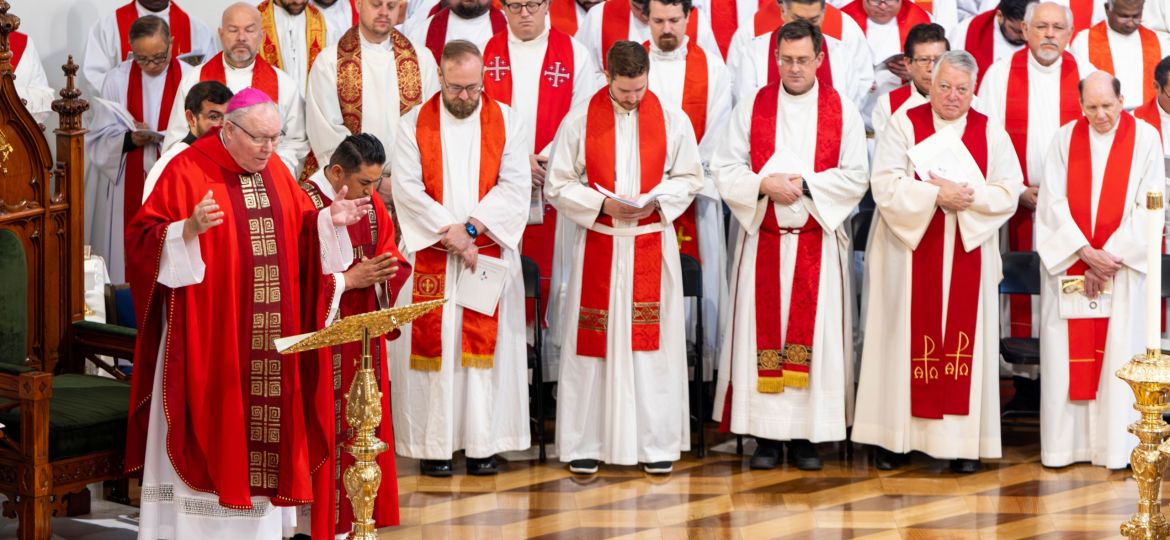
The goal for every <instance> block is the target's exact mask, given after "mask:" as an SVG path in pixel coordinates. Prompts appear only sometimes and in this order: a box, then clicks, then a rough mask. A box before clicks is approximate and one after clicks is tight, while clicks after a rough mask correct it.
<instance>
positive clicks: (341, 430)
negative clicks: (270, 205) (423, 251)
mask: <svg viewBox="0 0 1170 540" xmlns="http://www.w3.org/2000/svg"><path fill="white" fill-rule="evenodd" d="M301 189H303V190H305V193H307V194H308V195H309V199H311V200H312V201H313V205H314V206H316V207H317V208H318V209H321V208H325V207H327V206H329V205H330V204H333V200H332V199H330V198H329V197H328V196H326V195H325V194H324V193H323V192H322V191H321V188H320V186H318V185H317V184H316V183H315V182H314V181H312V180H309V181H306V182H302V183H301ZM370 203H371V204H372V205H373V210H371V211H370V212H369V213H368V214H367V215H366V217H364V218H362V220H361V221H358V222H357V223H354V224H353V225H350V226H349V228H348V230H349V240H350V242H352V243H353V260H354V264H355V265H356V264H357V263H358V261H361V260H362V258H363V257H365V258H371V259H372V258H374V257H376V256H378V255H382V254H385V253H389V254H391V255H392V256H394V258H395V259H398V264H399V269H398V273H397V274H395V275H394V277H393V278H392V279H391V280H390V281H388V282H386V283H382V284H381V285H380V286H381V288H382V290H383V291H385V293H384V294H385V295H386V296H385V300H386V303H385V304H382V303H380V302H379V300H378V293H377V291H375V289H374V287H368V288H365V289H357V290H348V291H345V292H344V293H342V295H341V309H340V314H339V317H349V316H350V315H360V314H362V313H370V312H372V311H377V310H379V309H382V308H383V307H384V306H385V307H389V306H392V305H394V299H395V298H397V297H398V293H399V291H400V290H401V289H402V285H403V284H404V283H405V282H406V278H407V277H409V276H410V263H408V262H406V259H405V258H404V257H403V256H402V254H401V253H399V252H398V248H397V247H396V246H395V245H394V222H393V220H391V219H390V214H389V213H387V212H386V207H385V206H384V205H383V204H382V199H381V198H380V197H372V198H371V199H370ZM323 301H324V302H328V301H329V299H323ZM398 333H399V332H398V330H395V331H394V332H393V333H392V334H391V335H389V336H386V337H378V338H377V339H374V340H373V341H371V342H370V352H371V354H372V355H373V357H374V358H376V359H381V358H385V357H386V349H385V342H386V339H387V338H389V339H394V338H397V337H398ZM361 354H362V346H361V344H360V343H349V344H346V345H343V346H341V347H334V348H333V350H332V351H330V354H329V356H330V358H331V359H332V361H333V362H332V364H331V367H332V370H333V384H332V389H333V411H334V415H335V416H336V423H335V425H336V426H337V427H336V431H335V433H334V434H333V438H332V445H331V446H330V447H331V448H332V449H333V453H332V454H331V456H330V461H329V462H328V463H326V465H325V466H324V467H321V469H319V470H318V471H317V473H316V474H315V475H314V476H313V494H314V497H313V499H314V501H317V504H314V505H313V519H312V523H313V536H314V537H317V538H332V537H333V534H334V533H336V534H345V533H347V532H349V529H350V526H351V524H352V522H353V507H352V506H351V505H350V502H349V498H348V497H346V496H345V487H344V485H343V484H342V476H341V473H342V472H343V471H345V470H346V469H347V468H348V467H349V466H350V465H351V464H352V463H353V457H352V456H350V455H349V453H347V452H345V451H344V450H343V449H342V447H341V445H342V444H344V443H345V442H346V440H348V438H349V430H350V429H351V428H350V426H349V422H348V421H346V417H345V395H346V393H347V392H349V386H350V384H351V383H352V382H353V378H354V375H355V374H356V373H357V367H358V366H357V363H356V362H355V360H356V359H358V358H361ZM385 366H386V364H385V362H381V361H376V362H374V377H375V378H376V379H377V381H378V389H379V390H380V391H381V392H382V411H383V414H382V423H381V425H380V426H379V427H378V429H377V431H376V433H375V435H377V437H378V438H379V439H381V440H382V441H383V442H385V443H386V444H388V445H390V447H389V449H388V450H387V451H385V452H382V453H381V454H379V455H378V466H379V467H380V468H381V469H382V480H383V482H382V483H381V485H380V487H379V488H378V500H377V503H376V506H375V507H374V523H375V525H376V526H378V527H392V526H395V525H398V482H396V481H394V478H395V477H396V476H397V472H396V471H397V468H396V465H395V463H394V427H393V422H392V419H393V417H392V415H390V414H386V413H387V411H390V377H389V374H388V373H386V372H385V371H384V370H385ZM387 479H389V480H387Z"/></svg>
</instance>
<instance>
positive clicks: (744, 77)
mask: <svg viewBox="0 0 1170 540" xmlns="http://www.w3.org/2000/svg"><path fill="white" fill-rule="evenodd" d="M782 17H783V19H782V21H783V22H784V23H790V22H793V21H798V20H804V21H808V22H811V23H813V24H815V25H817V26H819V27H820V29H821V34H822V35H823V36H824V40H825V47H824V52H825V60H824V61H823V62H822V63H821V67H820V69H819V70H818V71H817V76H818V77H819V78H820V80H821V83H822V84H823V85H826V86H832V87H833V89H834V90H837V92H838V93H839V94H841V95H842V96H844V97H845V98H846V99H848V100H849V101H852V102H853V104H854V105H857V108H858V109H861V108H862V106H863V105H864V104H865V101H866V99H867V98H868V95H869V90H870V87H872V86H873V61H872V60H871V55H870V52H869V45H868V44H867V43H866V41H865V34H864V33H862V31H861V28H860V27H859V26H857V23H856V22H854V21H853V19H852V18H850V17H846V16H845V15H844V14H843V13H841V11H840V10H837V9H836V8H830V7H826V5H825V3H824V1H823V0H787V1H786V2H784V11H783V14H782ZM778 31H779V26H776V27H775V28H756V27H755V26H751V25H749V26H746V27H742V28H740V29H739V30H738V31H736V33H735V39H734V40H733V41H732V44H731V53H730V54H729V55H728V60H727V68H728V70H730V71H731V78H732V82H733V86H734V88H735V90H734V92H733V97H734V99H735V102H736V104H738V103H739V102H741V101H749V100H750V99H751V97H752V96H754V95H755V92H756V90H759V89H760V88H763V87H764V85H766V84H768V83H769V82H772V81H775V80H778V79H779V74H778V72H777V68H776V35H777V32H778Z"/></svg>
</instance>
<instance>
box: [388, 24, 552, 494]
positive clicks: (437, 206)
mask: <svg viewBox="0 0 1170 540" xmlns="http://www.w3.org/2000/svg"><path fill="white" fill-rule="evenodd" d="M439 82H440V85H441V87H442V90H441V91H440V92H439V95H437V96H435V97H433V98H431V99H429V100H428V101H427V102H426V103H423V104H422V105H421V106H419V107H416V108H415V109H414V110H412V111H411V112H410V113H408V114H407V116H405V117H403V118H402V121H401V122H399V124H398V135H396V136H395V144H396V145H397V149H396V150H395V152H394V176H393V177H392V181H393V183H394V188H393V192H394V207H395V212H396V213H397V214H398V222H399V224H400V225H401V227H402V245H403V246H404V247H405V250H404V254H405V255H406V257H407V258H408V260H409V261H410V262H411V264H412V266H413V269H414V270H413V272H414V273H413V275H412V276H411V278H410V280H408V281H407V283H406V285H405V287H406V288H407V289H408V290H410V291H411V294H409V295H406V294H403V295H399V298H398V303H399V305H402V304H407V303H410V302H423V301H428V300H435V299H439V298H448V299H449V301H448V302H447V303H446V304H445V305H444V306H443V307H442V308H440V309H437V310H435V311H432V312H430V313H429V314H427V315H424V316H423V317H421V318H419V319H416V320H415V321H414V323H412V324H411V331H410V332H409V333H405V334H404V335H403V336H402V337H401V338H399V339H397V340H395V341H394V342H392V343H391V344H390V373H391V380H393V381H394V384H393V385H391V387H390V391H391V392H392V393H393V399H392V400H391V401H392V403H393V405H394V426H395V429H394V445H395V447H396V448H397V449H398V453H399V454H400V455H403V456H406V457H409V458H413V459H418V460H422V463H421V464H420V468H421V469H422V472H423V474H426V475H428V476H450V475H451V474H452V473H453V472H454V463H453V457H454V453H455V452H458V451H460V450H463V451H464V454H465V455H466V456H467V473H468V474H472V475H494V474H496V473H497V472H499V469H500V464H499V461H498V459H497V458H496V454H499V453H501V452H508V451H516V450H524V449H526V448H528V447H529V446H531V445H532V439H531V435H530V432H529V429H528V352H527V344H526V343H525V338H526V337H527V336H526V334H525V331H524V276H523V273H522V269H521V266H520V252H519V248H520V246H519V244H520V237H521V236H522V235H523V234H524V225H525V223H526V221H527V216H528V212H527V208H528V201H529V199H530V194H531V192H532V178H531V174H530V173H529V169H528V155H529V149H530V148H531V147H530V146H528V143H527V140H526V139H525V138H524V137H522V136H521V135H520V127H521V125H522V122H521V121H520V120H519V119H518V118H516V116H515V113H514V112H513V111H512V109H511V108H510V107H508V106H507V105H503V104H501V103H499V102H497V101H496V100H495V99H494V98H493V97H492V96H491V95H490V94H487V93H485V92H484V91H483V58H482V57H481V56H480V54H479V50H478V49H477V48H476V47H475V45H474V44H473V43H471V42H469V41H464V40H456V41H452V42H450V43H448V44H447V45H446V46H444V48H443V56H442V57H441V58H440V61H439ZM481 284H483V285H481ZM456 299H461V300H459V301H458V302H457V301H456Z"/></svg>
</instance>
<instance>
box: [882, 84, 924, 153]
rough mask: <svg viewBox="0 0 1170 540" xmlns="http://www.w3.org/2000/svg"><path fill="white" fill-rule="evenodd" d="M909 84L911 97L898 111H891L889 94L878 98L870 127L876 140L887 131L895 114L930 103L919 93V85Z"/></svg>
mask: <svg viewBox="0 0 1170 540" xmlns="http://www.w3.org/2000/svg"><path fill="white" fill-rule="evenodd" d="M909 84H910V97H908V98H906V101H905V102H903V103H902V104H901V105H900V106H898V110H897V111H892V110H890V109H891V105H892V103H890V93H889V92H886V93H885V94H883V95H882V96H881V97H879V98H878V100H877V104H876V105H874V107H873V116H872V117H871V120H870V126H872V127H873V134H874V139H875V140H876V139H879V138H881V136H882V131H884V130H885V129H886V124H888V123H890V117H891V116H893V115H894V113H896V112H898V111H900V110H903V109H913V108H914V107H917V106H919V105H922V104H923V103H926V102H927V101H930V97H929V96H927V95H926V94H923V93H922V92H919V91H918V85H916V84H914V83H913V82H911V83H909ZM874 144H875V145H876V144H877V143H876V142H875V143H874Z"/></svg>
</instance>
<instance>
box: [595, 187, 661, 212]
mask: <svg viewBox="0 0 1170 540" xmlns="http://www.w3.org/2000/svg"><path fill="white" fill-rule="evenodd" d="M597 191H600V192H601V194H602V195H605V196H606V197H609V198H611V199H613V200H615V201H617V202H620V203H622V204H624V205H626V206H633V207H634V208H645V207H646V205H648V204H651V203H653V202H654V201H656V200H658V198H659V197H662V196H663V195H662V194H661V193H644V194H642V195H640V196H638V197H637V198H633V199H631V198H629V197H623V196H621V195H618V194H617V193H614V192H612V191H610V190H608V189H605V188H603V187H601V186H597Z"/></svg>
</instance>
